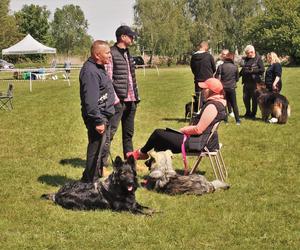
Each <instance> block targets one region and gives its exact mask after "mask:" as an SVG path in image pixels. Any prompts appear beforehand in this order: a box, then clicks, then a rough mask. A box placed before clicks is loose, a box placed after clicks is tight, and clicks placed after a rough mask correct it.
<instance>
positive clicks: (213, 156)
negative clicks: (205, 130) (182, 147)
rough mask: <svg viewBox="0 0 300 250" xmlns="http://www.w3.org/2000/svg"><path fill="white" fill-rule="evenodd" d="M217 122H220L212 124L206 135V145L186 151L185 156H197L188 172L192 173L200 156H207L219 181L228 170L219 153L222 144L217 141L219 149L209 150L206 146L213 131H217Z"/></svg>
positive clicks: (197, 164) (226, 174) (198, 162)
mask: <svg viewBox="0 0 300 250" xmlns="http://www.w3.org/2000/svg"><path fill="white" fill-rule="evenodd" d="M219 124H220V122H218V123H216V124H215V125H214V126H213V128H212V130H211V132H210V135H209V137H208V140H207V143H206V146H205V147H204V149H203V150H202V151H201V152H187V153H186V155H187V156H196V157H197V158H196V161H195V163H194V165H193V167H192V169H191V171H190V174H193V173H194V172H195V171H196V169H197V168H198V166H199V164H200V162H201V160H202V158H204V157H208V158H209V160H210V164H211V167H212V169H213V172H214V175H215V177H216V179H218V180H220V181H225V180H226V179H227V177H228V171H227V168H226V165H225V162H224V159H223V156H222V153H221V148H222V144H221V143H219V149H216V150H214V151H210V150H209V149H208V146H207V145H208V144H209V142H210V140H211V139H212V136H213V134H214V133H215V132H217V129H218V127H219Z"/></svg>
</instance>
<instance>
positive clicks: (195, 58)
mask: <svg viewBox="0 0 300 250" xmlns="http://www.w3.org/2000/svg"><path fill="white" fill-rule="evenodd" d="M208 49H209V46H208V42H206V41H203V42H201V43H200V44H199V45H198V51H196V52H195V53H194V54H193V55H192V59H191V69H192V72H193V74H194V83H195V103H196V104H198V102H199V97H200V93H201V88H200V87H199V85H198V83H199V82H204V81H206V80H207V79H209V78H212V77H213V75H214V73H215V71H216V65H215V60H214V58H213V56H212V55H211V54H210V53H209V52H208ZM202 104H203V98H202V96H201V103H200V107H201V106H202ZM197 106H198V105H195V106H194V107H197ZM194 111H195V112H197V111H198V109H197V110H194Z"/></svg>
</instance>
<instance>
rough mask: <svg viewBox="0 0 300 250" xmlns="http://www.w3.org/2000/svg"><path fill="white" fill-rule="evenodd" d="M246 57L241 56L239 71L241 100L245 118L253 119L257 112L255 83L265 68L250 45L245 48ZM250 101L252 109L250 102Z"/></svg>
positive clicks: (259, 79)
mask: <svg viewBox="0 0 300 250" xmlns="http://www.w3.org/2000/svg"><path fill="white" fill-rule="evenodd" d="M245 53H246V57H244V58H243V60H242V63H241V66H242V69H241V71H240V76H242V84H243V85H244V86H243V101H244V104H245V108H246V113H245V115H244V117H245V118H251V119H254V118H255V116H256V112H257V100H256V96H255V89H256V84H257V83H259V82H261V81H262V76H263V74H264V71H265V68H264V64H263V61H262V59H261V57H260V55H258V53H256V52H255V49H254V47H253V46H252V45H247V46H246V48H245ZM251 101H252V109H251V104H250V102H251Z"/></svg>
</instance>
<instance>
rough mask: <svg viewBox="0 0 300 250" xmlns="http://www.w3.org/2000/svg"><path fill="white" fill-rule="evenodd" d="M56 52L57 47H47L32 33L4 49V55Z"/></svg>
mask: <svg viewBox="0 0 300 250" xmlns="http://www.w3.org/2000/svg"><path fill="white" fill-rule="evenodd" d="M49 53H50V54H55V53H56V49H55V48H51V47H47V46H45V45H44V44H41V43H40V42H38V41H37V40H35V39H34V38H33V37H32V36H31V35H30V34H28V35H27V36H26V37H24V38H23V40H21V41H20V42H18V43H16V44H15V45H13V46H11V47H9V48H7V49H3V50H2V55H24V54H49Z"/></svg>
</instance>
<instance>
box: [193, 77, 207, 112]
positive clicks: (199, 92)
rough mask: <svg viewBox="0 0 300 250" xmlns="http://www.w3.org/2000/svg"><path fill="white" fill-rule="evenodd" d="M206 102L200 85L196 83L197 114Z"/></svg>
mask: <svg viewBox="0 0 300 250" xmlns="http://www.w3.org/2000/svg"><path fill="white" fill-rule="evenodd" d="M204 102H205V100H204V96H203V92H202V89H201V88H200V87H199V85H198V83H195V97H194V112H196V113H197V112H198V111H199V109H201V108H202V106H203V105H204Z"/></svg>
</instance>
